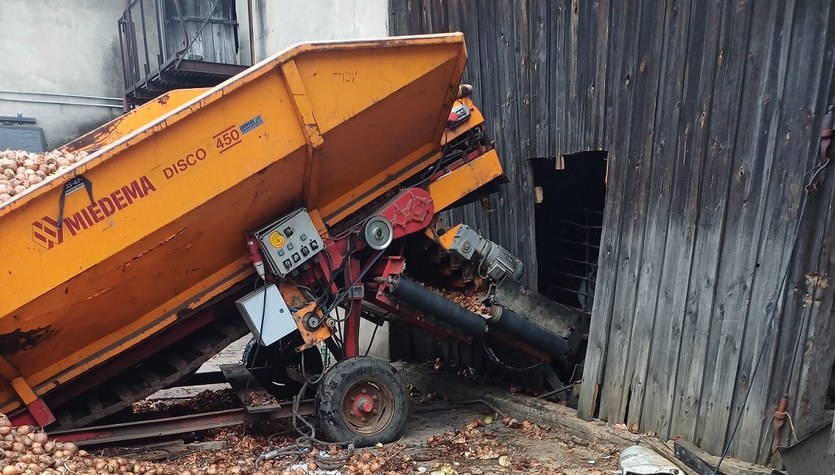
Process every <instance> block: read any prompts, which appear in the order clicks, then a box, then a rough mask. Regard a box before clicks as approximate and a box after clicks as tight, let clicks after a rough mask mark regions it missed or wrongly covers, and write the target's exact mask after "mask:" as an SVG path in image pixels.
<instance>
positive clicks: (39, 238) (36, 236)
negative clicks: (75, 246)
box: [32, 216, 64, 249]
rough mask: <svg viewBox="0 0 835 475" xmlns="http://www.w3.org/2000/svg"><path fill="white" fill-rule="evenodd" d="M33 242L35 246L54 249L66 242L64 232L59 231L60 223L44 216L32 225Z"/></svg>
mask: <svg viewBox="0 0 835 475" xmlns="http://www.w3.org/2000/svg"><path fill="white" fill-rule="evenodd" d="M32 240H33V241H35V244H40V245H41V246H43V247H45V248H47V249H52V248H53V247H55V246H57V245H58V244H61V243H62V242H64V230H63V229H58V223H56V222H55V220H54V219H52V218H50V217H49V216H44V217H43V218H41V219H40V221H35V222H34V223H32Z"/></svg>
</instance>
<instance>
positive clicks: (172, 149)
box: [0, 34, 562, 443]
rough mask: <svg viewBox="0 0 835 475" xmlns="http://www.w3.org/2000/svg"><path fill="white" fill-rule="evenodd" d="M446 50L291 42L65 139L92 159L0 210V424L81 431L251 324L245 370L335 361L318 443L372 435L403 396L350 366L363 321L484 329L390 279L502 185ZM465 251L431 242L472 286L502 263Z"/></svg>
mask: <svg viewBox="0 0 835 475" xmlns="http://www.w3.org/2000/svg"><path fill="white" fill-rule="evenodd" d="M465 59H466V50H465V46H464V40H463V37H462V35H460V34H448V35H434V36H424V37H403V38H392V39H386V40H375V41H355V42H330V43H315V44H306V45H301V46H297V47H295V48H292V49H289V50H287V51H285V52H283V53H281V54H278V55H276V56H274V57H272V58H269V59H267V60H264V61H262V62H261V63H259V64H257V65H255V66H253V67H252V68H250V69H249V70H247V71H245V72H244V73H242V74H240V75H239V76H237V77H234V78H232V79H230V80H229V81H227V82H225V83H223V84H221V85H219V86H217V87H215V88H213V89H210V90H196V91H174V92H172V93H168V94H166V95H165V96H163V97H161V98H160V99H157V100H156V101H152V102H150V103H148V104H147V105H145V106H143V107H141V108H139V109H137V110H135V111H133V112H131V113H129V114H128V115H126V116H124V117H122V118H120V119H117V120H116V121H114V122H112V123H110V124H107V125H105V126H102V127H101V128H99V129H97V130H96V131H93V132H91V133H90V134H87V135H86V136H84V137H82V138H80V139H79V140H76V141H75V142H73V143H71V144H68V145H67V146H66V148H67V149H71V150H87V151H89V152H92V153H91V154H90V155H89V157H88V158H87V159H86V160H84V161H83V162H82V163H78V164H76V165H75V166H73V167H72V168H71V169H69V170H67V171H66V172H65V173H63V174H61V175H59V176H55V177H52V178H51V179H49V180H47V181H46V182H45V183H44V184H43V185H42V186H39V187H37V188H34V189H30V190H28V191H27V192H25V193H22V194H20V195H18V196H16V197H15V198H14V199H13V200H12V201H10V202H7V203H5V204H4V205H2V206H0V239H2V242H3V243H4V245H5V247H3V248H0V261H2V262H3V263H4V265H5V269H4V270H5V271H4V272H2V273H0V289H2V292H3V298H2V299H0V376H2V377H0V411H2V412H4V413H7V414H9V413H11V414H14V420H15V421H17V422H19V423H20V422H35V423H38V424H40V425H43V426H48V427H61V428H72V427H78V426H84V425H87V424H90V423H92V422H94V421H96V420H98V419H100V418H102V417H104V416H106V415H109V414H112V413H115V412H117V411H119V410H121V409H122V408H125V407H127V406H128V405H129V404H131V403H132V402H134V401H136V400H137V399H139V398H142V397H145V396H147V395H148V394H150V393H152V392H153V391H155V390H157V389H159V388H161V387H165V386H167V385H171V384H174V383H176V382H177V381H179V380H181V379H183V378H184V377H186V376H188V375H189V374H190V373H192V372H193V371H194V370H196V368H197V367H199V366H200V365H201V364H202V363H203V362H205V361H206V359H208V358H209V357H210V356H211V355H213V354H215V353H216V352H218V351H219V350H220V349H222V348H223V347H224V346H225V345H226V344H228V343H229V342H231V341H233V340H235V339H237V338H239V337H241V336H242V335H244V334H246V333H247V332H248V331H253V333H255V334H256V336H257V337H258V342H259V343H260V344H261V345H262V346H264V348H265V349H264V351H263V352H262V357H261V359H262V360H263V359H264V358H265V357H267V356H269V358H271V359H272V360H269V361H266V362H265V364H267V365H271V364H274V365H277V366H279V367H281V368H283V367H284V366H287V365H289V364H291V363H299V362H300V363H301V364H302V373H304V372H305V368H304V361H305V360H304V359H300V357H299V356H298V355H299V354H302V352H304V350H306V349H308V348H311V347H313V346H314V345H316V344H318V343H320V342H327V343H328V344H329V345H331V346H332V349H333V351H334V352H335V353H337V354H338V355H339V356H340V357H341V358H342V359H343V360H344V361H342V362H341V363H339V364H337V365H336V366H335V367H334V368H332V369H331V370H329V371H328V372H327V373H325V376H324V380H323V382H322V383H320V385H319V398H318V400H319V406H320V417H323V418H324V419H325V420H326V421H327V422H326V423H323V425H324V427H325V431H326V433H327V434H328V435H330V436H331V437H334V438H344V437H346V436H350V437H351V438H353V439H355V440H356V441H357V442H358V443H373V442H376V441H380V440H383V441H385V440H391V439H392V438H393V437H394V436H395V435H396V433H397V432H399V431H400V429H401V428H402V422H403V421H402V420H401V419H402V417H401V415H398V414H400V413H402V414H403V415H404V414H405V411H402V409H403V408H402V407H401V405H402V404H404V403H405V402H404V401H403V398H402V392H403V390H402V388H401V387H398V385H397V384H395V382H396V378H395V377H394V376H393V372H391V370H390V367H388V365H387V363H385V362H380V361H376V360H372V359H370V358H354V357H356V356H358V354H359V351H358V349H357V334H358V327H359V326H358V322H359V318H360V316H361V313H362V312H363V310H362V308H371V307H373V308H376V309H380V308H387V309H390V310H392V309H393V310H398V309H400V311H398V313H399V314H400V315H401V316H402V315H414V313H409V312H406V311H405V310H403V309H402V308H401V307H403V306H404V304H405V306H406V307H410V306H411V308H412V310H418V312H417V313H418V314H420V313H421V312H422V315H425V316H429V317H430V318H424V316H418V317H414V316H412V317H408V318H411V321H412V322H413V323H415V324H419V325H422V326H432V325H436V326H437V325H438V323H439V322H440V326H444V325H453V326H455V325H456V324H459V325H460V324H463V326H464V327H465V328H469V329H470V330H471V331H475V332H484V331H486V328H487V326H486V323H485V322H487V320H488V318H487V317H482V316H476V315H475V314H473V313H472V312H468V313H469V314H464V313H462V312H464V310H463V309H461V308H460V307H459V308H458V310H455V309H453V310H450V309H449V308H444V307H445V306H446V307H448V306H450V305H454V304H452V303H451V302H448V301H446V300H444V302H446V303H447V304H448V305H447V304H444V302H438V301H434V303H433V305H430V306H429V307H427V306H425V305H423V303H422V302H423V301H424V300H427V299H429V300H433V299H434V297H431V296H427V295H426V294H425V292H428V291H426V290H425V289H424V291H423V292H422V291H421V289H418V288H415V286H414V285H413V283H412V282H411V281H409V280H408V279H407V278H406V277H405V276H404V275H402V271H403V269H404V258H403V256H404V255H405V253H406V252H407V247H409V246H413V245H412V244H409V242H410V241H409V240H412V241H414V240H415V239H417V238H419V239H422V240H423V241H425V242H428V243H430V244H431V240H430V239H427V238H426V235H429V236H432V235H433V233H434V232H435V231H437V234H440V231H439V230H438V227H437V226H435V225H434V223H435V217H436V214H437V213H438V212H440V211H442V210H443V209H446V208H448V207H450V206H451V205H453V204H455V203H457V202H460V201H461V200H462V199H466V198H467V197H468V196H469V195H471V194H472V193H473V192H475V191H477V190H479V189H481V188H483V187H484V186H486V185H488V184H490V183H492V182H494V181H495V180H496V179H498V178H500V177H501V175H502V169H501V166H500V164H499V160H498V157H497V155H496V152H495V150H494V149H493V147H492V144H491V143H490V142H489V141H488V140H487V139H486V138H485V137H484V126H483V119H482V117H481V115H480V114H479V112H478V110H477V109H476V108H475V106H474V105H473V104H472V102H471V101H470V100H469V99H468V98H465V97H459V96H464V95H466V94H460V92H464V93H466V92H468V89H466V88H460V87H459V86H460V80H461V75H462V71H463V68H464V63H465ZM427 230H435V231H433V232H427ZM459 231H460V229H459ZM476 236H477V235H476ZM466 237H467V236H463V237H462V239H464V238H466ZM470 237H471V238H472V236H470ZM469 242H470V241H467V244H466V245H464V244H462V243H461V242H456V243H452V242H448V243H447V242H445V243H444V245H443V246H441V247H440V249H441V252H449V253H451V254H453V255H455V256H456V258H457V259H460V260H461V261H462V262H466V261H468V260H471V259H476V260H479V262H480V263H483V264H485V265H486V266H487V267H490V269H492V271H494V272H493V273H491V274H489V277H490V278H492V279H497V278H498V279H501V278H502V277H503V276H504V275H505V274H504V273H503V271H502V270H501V269H504V268H506V267H514V266H517V264H518V261H516V260H515V258H513V257H512V256H509V255H508V254H507V253H506V251H504V254H501V255H498V254H495V252H494V253H493V254H490V256H488V255H487V253H488V251H489V252H493V251H495V249H497V248H498V246H495V247H494V248H492V249H493V251H490V249H487V250H486V251H485V252H484V253H483V255H482V254H478V253H476V254H475V255H474V254H473V253H472V252H469V247H467V246H470V244H469ZM472 242H473V244H475V241H472ZM247 243H248V244H249V246H247ZM482 244H483V243H482ZM456 246H457V247H456ZM462 246H463V247H462ZM481 246H482V247H480V248H479V249H482V250H484V246H483V245H481ZM449 247H453V248H454V249H452V250H450V249H448V248H449ZM498 249H501V248H498ZM502 251H503V249H502ZM491 259H492V260H491ZM479 265H481V264H479ZM497 266H498V268H500V269H499V270H498V271H497V270H496V269H497ZM487 267H485V268H487ZM484 277H487V274H485V275H484ZM418 287H419V286H418ZM253 289H256V290H255V291H254V292H252V291H253ZM429 294H431V295H435V296H437V294H433V293H431V292H429ZM438 298H440V297H438ZM337 308H343V309H345V312H346V316H344V317H341V318H340V317H336V316H335V315H338V313H335V310H336V309H337ZM253 309H256V310H253ZM258 309H260V310H258ZM239 310H240V312H239ZM285 310H286V312H287V313H286V314H285V315H279V313H276V312H284V311H285ZM259 312H260V314H259ZM450 313H451V314H455V315H456V316H454V317H449V318H446V317H445V316H444V314H450ZM241 314H243V315H244V317H245V318H243V319H242V318H241ZM438 314H440V316H439V315H438ZM505 315H506V314H505ZM431 317H435V318H434V319H433V318H431ZM402 318H407V317H402ZM282 319H286V320H282ZM501 320H502V321H504V322H505V323H507V322H511V317H507V316H503V317H501ZM276 322H278V323H276ZM281 322H284V323H281ZM287 322H290V327H289V328H288V327H287V325H286V323H287ZM433 322H434V323H433ZM274 324H275V325H277V327H276V328H273V327H272V325H274ZM288 332H291V333H292V334H288ZM268 333H269V335H268ZM510 333H512V331H511V332H510ZM340 335H341V337H340ZM275 341H279V342H280V345H279V346H282V350H281V351H284V350H285V349H286V348H287V346H288V342H290V341H292V342H293V343H292V351H291V352H289V353H287V352H284V353H280V354H276V353H275V352H271V351H270V350H269V349H270V348H271V347H276V344H273V343H274V342H275ZM561 351H562V350H561ZM546 352H547V351H546ZM307 353H308V354H309V353H310V352H309V351H308V352H307ZM317 354H318V353H317ZM265 355H266V356H265ZM310 365H313V366H316V363H315V362H312V363H309V365H308V367H307V371H308V372H310V371H314V372H315V371H316V370H317V369H318V371H319V372H321V370H322V368H321V362H319V363H318V367H314V368H311V366H310ZM358 368H359V369H358ZM368 368H371V369H370V370H369V369H368ZM363 374H365V375H368V374H371V375H372V377H370V378H369V377H364V376H363ZM337 383H338V384H337ZM323 388H325V389H323ZM364 394H365V395H367V394H372V395H373V396H374V397H373V398H372V397H370V396H363V395H364ZM348 398H349V399H350V401H349V399H348ZM351 401H354V402H351ZM27 408H28V410H26V409H27ZM335 414H336V415H335ZM403 417H405V416H403ZM56 419H57V423H56V422H55V420H56Z"/></svg>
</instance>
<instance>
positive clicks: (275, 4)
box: [238, 0, 388, 61]
mask: <svg viewBox="0 0 835 475" xmlns="http://www.w3.org/2000/svg"><path fill="white" fill-rule="evenodd" d="M252 4H253V11H254V18H255V21H254V22H253V23H254V25H253V26H254V35H253V36H255V60H256V61H260V60H262V59H264V58H267V57H269V56H272V55H273V54H275V53H278V52H280V51H282V50H283V49H285V48H287V47H288V46H290V45H293V44H295V43H300V42H306V41H321V40H342V39H353V38H381V37H384V36H388V0H253V2H252ZM246 8H247V2H246V0H238V22H239V23H240V24H241V28H240V35H239V36H240V38H241V58H242V59H244V58H249V28H248V24H247V11H246Z"/></svg>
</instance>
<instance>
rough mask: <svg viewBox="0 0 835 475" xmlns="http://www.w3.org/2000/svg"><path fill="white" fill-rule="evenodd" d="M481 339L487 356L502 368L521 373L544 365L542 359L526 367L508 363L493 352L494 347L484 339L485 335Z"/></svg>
mask: <svg viewBox="0 0 835 475" xmlns="http://www.w3.org/2000/svg"><path fill="white" fill-rule="evenodd" d="M480 341H481V346H483V347H484V351H485V352H486V353H487V356H488V357H489V358H490V361H492V362H493V363H495V364H496V365H497V366H499V367H500V368H504V369H506V370H508V371H513V372H517V373H521V372H524V371H530V370H532V369H535V368H538V367H539V366H541V365H542V361H540V362H539V363H536V364H533V365H531V366H527V367H524V368H519V367H516V366H510V365H508V364H507V363H505V362H503V361H502V360H500V359H499V357H498V356H496V353H494V352H493V349H492V348H490V347H489V346H487V342H485V341H484V337H483V336H482V337H481V340H480Z"/></svg>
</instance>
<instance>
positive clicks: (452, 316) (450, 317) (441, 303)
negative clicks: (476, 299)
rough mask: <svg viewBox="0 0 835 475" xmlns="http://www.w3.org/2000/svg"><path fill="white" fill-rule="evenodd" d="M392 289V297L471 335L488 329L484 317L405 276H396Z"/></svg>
mask: <svg viewBox="0 0 835 475" xmlns="http://www.w3.org/2000/svg"><path fill="white" fill-rule="evenodd" d="M390 289H391V291H390V293H391V296H392V297H394V298H396V299H398V300H400V301H402V302H405V303H407V304H409V305H411V306H413V307H415V308H417V309H419V310H420V311H422V312H424V313H426V314H428V315H430V316H432V317H434V318H436V319H438V320H442V321H444V322H446V323H449V324H450V325H452V326H454V327H456V328H460V329H461V330H463V331H465V332H466V333H468V334H470V335H480V334H482V333H484V332H485V331H486V330H487V322H486V321H485V320H484V319H483V318H481V317H479V316H478V315H476V314H474V313H473V312H471V311H469V310H467V309H466V308H464V307H462V306H460V305H457V304H454V303H452V302H450V301H449V300H447V299H445V298H443V297H441V296H440V295H438V294H436V293H435V292H432V291H431V290H429V289H427V288H426V287H423V286H422V285H420V284H418V283H416V282H413V281H411V280H409V279H407V278H405V277H403V276H397V277H394V282H393V283H392V284H391V286H390Z"/></svg>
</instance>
